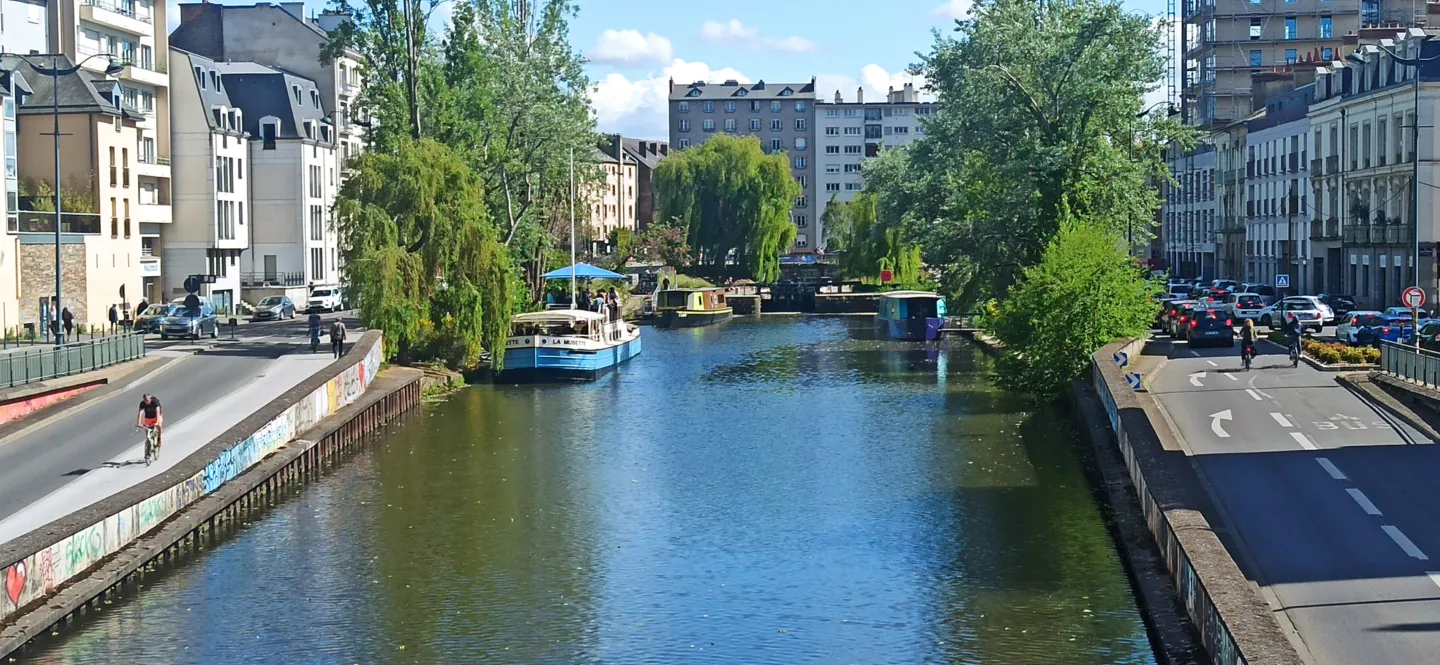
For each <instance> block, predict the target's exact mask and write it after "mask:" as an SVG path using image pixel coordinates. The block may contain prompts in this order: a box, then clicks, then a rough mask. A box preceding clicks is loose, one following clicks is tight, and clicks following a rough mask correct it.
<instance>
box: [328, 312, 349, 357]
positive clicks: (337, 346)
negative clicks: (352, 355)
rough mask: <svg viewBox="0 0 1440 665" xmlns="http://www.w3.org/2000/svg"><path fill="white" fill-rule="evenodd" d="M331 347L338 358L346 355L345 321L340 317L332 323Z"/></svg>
mask: <svg viewBox="0 0 1440 665" xmlns="http://www.w3.org/2000/svg"><path fill="white" fill-rule="evenodd" d="M330 348H331V349H332V350H334V351H335V357H336V358H339V357H340V356H343V355H345V322H344V321H342V320H340V319H338V318H337V319H335V322H334V323H332V324H330Z"/></svg>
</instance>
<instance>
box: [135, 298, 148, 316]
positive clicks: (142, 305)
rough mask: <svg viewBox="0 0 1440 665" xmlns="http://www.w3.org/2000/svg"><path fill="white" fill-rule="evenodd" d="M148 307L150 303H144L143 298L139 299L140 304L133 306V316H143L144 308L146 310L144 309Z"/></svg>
mask: <svg viewBox="0 0 1440 665" xmlns="http://www.w3.org/2000/svg"><path fill="white" fill-rule="evenodd" d="M149 306H150V303H148V302H145V299H144V298H141V299H140V304H138V305H136V306H135V316H140V315H141V314H144V313H145V308H146V307H149Z"/></svg>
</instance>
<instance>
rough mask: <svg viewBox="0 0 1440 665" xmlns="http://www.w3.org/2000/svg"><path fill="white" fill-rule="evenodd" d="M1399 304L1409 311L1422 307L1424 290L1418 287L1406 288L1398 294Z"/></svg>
mask: <svg viewBox="0 0 1440 665" xmlns="http://www.w3.org/2000/svg"><path fill="white" fill-rule="evenodd" d="M1400 302H1402V303H1405V306H1406V307H1409V308H1411V309H1415V308H1416V307H1422V306H1424V305H1425V290H1424V289H1422V288H1420V287H1418V286H1411V287H1408V288H1406V289H1405V292H1404V293H1401V294H1400Z"/></svg>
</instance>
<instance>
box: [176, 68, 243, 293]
mask: <svg viewBox="0 0 1440 665" xmlns="http://www.w3.org/2000/svg"><path fill="white" fill-rule="evenodd" d="M170 64H171V67H170V95H171V97H170V99H171V108H170V119H171V125H170V126H171V132H172V137H171V146H172V150H171V159H172V161H171V165H172V167H173V168H174V169H175V174H176V176H177V177H176V178H175V185H174V190H173V197H174V198H173V203H172V208H173V210H174V213H175V222H174V223H173V224H171V226H170V228H169V229H167V231H166V236H165V239H164V242H165V262H166V264H167V265H168V266H169V268H170V269H169V271H168V272H167V273H166V275H165V279H164V282H165V293H166V294H167V295H169V296H172V297H173V296H180V295H184V294H185V288H184V283H185V278H186V277H187V276H188V275H192V274H198V275H210V276H213V277H214V281H213V282H212V283H209V284H205V285H203V286H202V292H201V295H205V296H209V297H210V298H211V300H212V301H213V302H214V303H215V306H216V307H218V308H220V309H224V310H232V308H233V307H234V306H235V305H236V304H237V303H238V301H239V300H240V295H241V276H240V273H241V266H240V258H241V254H242V253H243V252H244V251H246V250H247V249H249V247H250V228H251V225H250V224H248V223H247V216H246V213H247V210H246V208H247V207H248V206H249V205H250V181H251V178H250V174H249V168H248V166H249V143H250V135H249V134H247V133H246V132H245V112H244V111H243V110H241V109H240V108H239V107H238V106H237V105H236V104H235V102H234V101H233V100H232V99H231V98H230V93H229V90H228V88H227V87H226V85H225V80H224V77H223V76H222V75H221V73H220V69H219V68H218V67H217V66H216V63H215V61H213V60H211V59H209V58H206V57H204V56H199V55H195V54H193V53H188V52H186V51H183V50H181V49H178V48H175V47H171V48H170Z"/></svg>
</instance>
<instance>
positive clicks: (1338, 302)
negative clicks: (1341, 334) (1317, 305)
mask: <svg viewBox="0 0 1440 665" xmlns="http://www.w3.org/2000/svg"><path fill="white" fill-rule="evenodd" d="M1319 298H1320V302H1323V303H1325V304H1326V305H1329V306H1330V309H1331V310H1332V311H1334V312H1335V318H1336V319H1337V320H1338V319H1339V318H1340V317H1342V316H1345V315H1346V314H1349V313H1350V312H1353V311H1355V299H1354V298H1351V297H1350V296H1342V295H1338V294H1334V293H1322V294H1320V296H1319Z"/></svg>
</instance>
